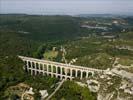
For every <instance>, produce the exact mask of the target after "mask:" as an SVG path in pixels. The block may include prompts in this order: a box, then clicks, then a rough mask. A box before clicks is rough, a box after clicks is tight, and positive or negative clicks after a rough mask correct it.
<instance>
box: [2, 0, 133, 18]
mask: <svg viewBox="0 0 133 100" xmlns="http://www.w3.org/2000/svg"><path fill="white" fill-rule="evenodd" d="M0 13H1V14H2V13H25V14H44V15H47V14H67V15H78V14H130V15H133V0H0Z"/></svg>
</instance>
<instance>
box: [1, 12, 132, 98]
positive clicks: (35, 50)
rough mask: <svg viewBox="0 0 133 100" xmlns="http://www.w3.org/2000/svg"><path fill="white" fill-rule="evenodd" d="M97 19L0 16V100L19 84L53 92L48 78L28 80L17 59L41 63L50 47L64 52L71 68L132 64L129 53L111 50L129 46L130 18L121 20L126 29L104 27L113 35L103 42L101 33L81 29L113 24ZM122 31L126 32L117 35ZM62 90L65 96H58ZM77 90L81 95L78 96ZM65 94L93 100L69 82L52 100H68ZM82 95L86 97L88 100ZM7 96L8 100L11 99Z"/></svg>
mask: <svg viewBox="0 0 133 100" xmlns="http://www.w3.org/2000/svg"><path fill="white" fill-rule="evenodd" d="M98 19H99V18H81V17H71V16H39V15H25V14H21V15H17V14H13V15H10V14H9V15H8V14H5V15H0V79H1V81H0V99H7V98H8V97H9V95H7V94H6V93H5V91H6V89H7V88H8V87H10V86H13V85H16V84H18V83H21V82H25V83H27V84H30V85H31V86H32V87H37V89H38V90H39V89H42V88H45V89H47V90H48V91H49V92H50V93H51V91H53V89H51V88H50V86H51V85H52V84H54V83H56V82H58V81H59V80H58V79H56V78H50V77H48V76H47V77H45V76H42V77H41V76H34V77H32V76H30V75H29V74H27V73H26V72H25V71H24V70H23V66H24V63H23V62H22V61H21V60H20V59H19V58H18V57H17V56H18V55H23V56H29V57H35V58H38V59H45V57H44V55H45V54H46V53H47V52H50V51H52V48H53V47H56V48H57V51H59V48H60V47H61V46H63V47H64V48H65V50H66V52H67V53H66V56H65V58H66V59H67V60H68V62H70V61H71V60H72V59H74V58H77V59H78V60H77V62H75V63H73V64H75V65H82V66H86V67H93V68H100V69H106V68H108V67H111V65H112V60H113V59H114V57H121V58H122V61H125V59H126V58H129V59H130V60H131V63H132V60H133V52H132V51H129V50H119V49H118V48H115V46H118V45H119V46H121V45H124V44H126V45H128V46H133V42H132V39H133V32H132V30H133V27H132V25H133V18H125V19H122V20H125V21H126V22H127V23H128V25H126V27H125V25H114V24H111V26H108V25H107V27H113V28H112V29H111V30H108V31H110V32H111V33H109V32H108V31H106V33H108V35H115V38H113V39H107V38H104V37H103V35H102V33H103V32H104V31H103V30H99V29H98V30H93V29H86V28H82V27H81V24H83V23H84V22H85V21H89V22H91V21H93V24H94V21H97V22H99V23H100V22H104V23H105V22H106V23H107V22H108V23H110V22H111V21H112V20H113V19H110V18H109V19H107V18H101V19H100V20H98ZM102 24H103V23H102ZM104 26H105V25H104ZM123 27H124V28H125V30H126V31H124V32H121V31H122V28H123ZM47 54H48V53H47ZM60 57H61V56H60V53H58V55H57V58H56V59H54V60H55V61H59V62H61V60H60ZM109 58H111V59H109ZM122 63H123V62H122ZM123 64H127V63H123ZM33 81H36V82H35V83H34V82H33ZM42 84H45V86H44V85H42ZM74 86H75V87H74ZM64 89H65V91H66V95H65V94H62V93H63V92H64ZM70 89H72V90H73V91H70ZM79 90H81V91H83V92H82V93H81V92H80V93H79ZM69 92H71V93H72V94H73V95H75V97H73V100H79V98H81V100H87V99H86V98H90V99H89V100H95V96H94V94H91V93H90V91H89V90H87V89H86V88H85V89H84V88H82V87H79V86H77V85H75V84H74V83H73V82H66V83H65V84H64V85H63V88H62V89H61V90H60V91H59V93H58V94H56V95H55V96H54V97H53V100H56V99H55V98H58V99H60V98H65V100H69V97H70V96H71V95H70V94H68V93H69ZM59 94H60V95H59ZM86 94H90V95H89V97H87V95H86ZM10 96H11V97H12V95H10ZM36 97H38V95H37V96H36ZM12 98H15V96H13V97H12Z"/></svg>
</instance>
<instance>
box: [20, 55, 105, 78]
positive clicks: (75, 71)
mask: <svg viewBox="0 0 133 100" xmlns="http://www.w3.org/2000/svg"><path fill="white" fill-rule="evenodd" d="M19 58H21V59H22V60H23V61H24V62H25V65H26V66H25V70H27V71H28V72H29V73H30V74H31V75H37V74H42V75H50V76H51V77H54V76H55V77H57V78H60V79H70V80H72V79H73V78H80V79H83V78H88V77H89V76H90V75H92V76H93V75H94V74H95V73H96V72H98V73H101V72H103V70H99V69H93V68H87V67H82V66H75V65H69V64H63V63H58V62H53V61H47V60H40V59H35V58H30V57H24V56H19Z"/></svg>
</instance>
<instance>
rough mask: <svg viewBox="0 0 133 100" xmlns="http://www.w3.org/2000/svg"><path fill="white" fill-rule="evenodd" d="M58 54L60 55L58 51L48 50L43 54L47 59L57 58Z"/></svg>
mask: <svg viewBox="0 0 133 100" xmlns="http://www.w3.org/2000/svg"><path fill="white" fill-rule="evenodd" d="M57 55H58V51H47V52H45V53H44V54H43V56H44V59H47V60H52V59H54V58H56V57H57Z"/></svg>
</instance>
